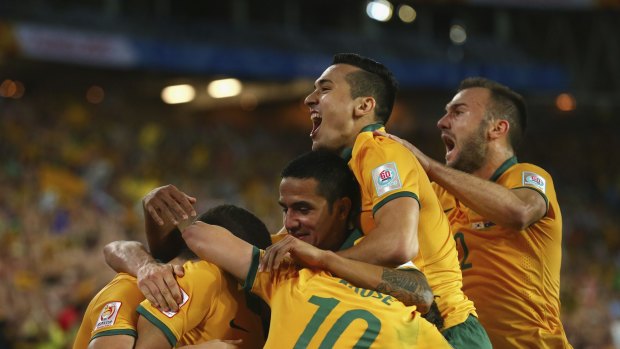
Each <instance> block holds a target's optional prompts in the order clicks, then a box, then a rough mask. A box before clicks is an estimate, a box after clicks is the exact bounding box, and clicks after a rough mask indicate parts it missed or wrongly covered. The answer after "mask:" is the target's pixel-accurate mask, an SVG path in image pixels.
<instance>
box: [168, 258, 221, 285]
mask: <svg viewBox="0 0 620 349" xmlns="http://www.w3.org/2000/svg"><path fill="white" fill-rule="evenodd" d="M183 269H184V270H185V275H184V276H183V277H181V278H177V281H178V282H179V284H190V283H192V284H195V283H200V284H204V283H206V282H213V281H217V280H221V279H222V277H223V271H222V270H221V269H220V268H219V267H218V266H216V265H215V264H212V263H209V262H207V261H203V260H198V261H187V262H185V263H184V264H183Z"/></svg>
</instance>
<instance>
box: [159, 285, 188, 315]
mask: <svg viewBox="0 0 620 349" xmlns="http://www.w3.org/2000/svg"><path fill="white" fill-rule="evenodd" d="M181 293H182V294H183V301H182V302H181V304H179V309H181V307H182V306H184V305H185V303H187V301H188V300H189V296H188V295H187V293H185V291H184V290H183V289H181ZM160 311H161V312H162V314H164V315H166V316H167V317H173V316H175V315H176V314H178V311H162V310H160Z"/></svg>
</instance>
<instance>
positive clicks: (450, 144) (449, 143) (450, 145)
mask: <svg viewBox="0 0 620 349" xmlns="http://www.w3.org/2000/svg"><path fill="white" fill-rule="evenodd" d="M441 140H442V141H443V144H445V146H446V155H447V154H449V153H450V152H451V151H452V150H454V147H455V146H456V142H455V141H454V139H453V138H452V137H450V136H449V135H447V134H445V133H444V134H442V135H441Z"/></svg>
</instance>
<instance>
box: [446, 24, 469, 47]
mask: <svg viewBox="0 0 620 349" xmlns="http://www.w3.org/2000/svg"><path fill="white" fill-rule="evenodd" d="M450 40H452V42H453V43H455V44H457V45H462V44H464V43H465V41H466V40H467V31H466V30H465V27H463V26H461V25H458V24H454V25H453V26H452V27H450Z"/></svg>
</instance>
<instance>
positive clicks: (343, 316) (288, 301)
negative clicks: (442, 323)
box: [183, 157, 451, 348]
mask: <svg viewBox="0 0 620 349" xmlns="http://www.w3.org/2000/svg"><path fill="white" fill-rule="evenodd" d="M336 158H337V157H336ZM337 159H339V158H337ZM339 160H340V159H339ZM285 181H286V183H284V182H285ZM281 190H282V193H283V194H282V196H285V197H286V199H284V198H282V197H281V198H280V201H281V205H282V206H283V208H284V210H285V211H286V214H288V213H289V212H291V211H294V212H291V213H294V214H295V216H299V215H302V216H306V217H307V218H306V217H304V218H305V219H303V218H302V220H303V221H304V223H302V222H301V221H300V222H299V223H300V224H299V225H298V226H299V228H300V229H299V230H297V237H295V236H294V235H293V234H291V235H287V236H285V237H284V238H283V239H282V240H281V241H279V242H277V243H276V244H274V245H273V246H272V247H270V248H272V249H278V248H280V247H282V248H284V249H286V250H287V251H288V252H290V256H291V257H292V259H293V260H292V261H291V260H289V259H279V260H277V261H275V262H274V267H275V270H274V271H271V270H267V269H263V270H261V269H259V261H260V255H261V253H262V252H261V251H260V250H259V249H258V248H256V247H255V246H252V245H251V244H248V243H247V242H245V241H242V240H240V239H238V238H236V237H235V236H233V235H232V234H230V233H229V232H228V231H227V230H225V229H223V228H221V227H218V226H215V225H208V224H204V223H202V222H196V223H194V224H192V225H190V226H189V227H187V228H185V229H184V230H183V238H184V239H185V240H186V242H187V244H188V246H190V248H191V249H192V250H193V251H194V252H196V254H197V255H199V256H200V257H201V258H203V259H205V260H207V261H210V262H212V263H214V264H216V265H218V266H220V267H221V268H222V269H224V270H226V271H228V272H230V273H231V274H232V275H234V276H235V277H236V278H237V279H239V280H245V288H246V289H247V290H252V292H254V293H255V294H257V295H259V296H261V297H262V298H263V299H264V300H265V301H266V302H267V303H268V304H269V305H270V306H271V317H272V318H271V326H270V330H269V336H268V338H267V342H266V343H265V348H306V347H325V348H334V347H335V348H354V347H355V348H451V346H450V345H449V344H448V342H447V341H446V340H445V338H444V337H443V336H442V335H441V333H440V332H439V331H438V330H437V328H435V327H434V326H433V325H431V324H430V323H429V322H427V321H426V320H425V319H423V318H422V317H421V315H420V313H419V312H417V311H416V307H415V306H411V305H410V306H407V305H405V304H404V303H402V302H399V301H397V300H395V299H394V298H393V297H392V296H389V295H386V294H383V293H381V292H377V291H373V290H370V289H366V288H360V287H356V286H354V285H353V284H356V285H363V286H365V285H369V286H370V287H372V288H377V285H379V284H383V283H386V282H388V283H391V284H396V285H398V284H399V281H396V282H394V281H393V280H387V279H386V269H389V268H383V267H379V266H375V265H370V264H366V263H363V262H358V261H355V260H350V259H347V258H343V257H340V256H338V255H337V254H335V253H333V252H332V251H329V250H321V249H318V248H317V247H314V246H312V245H310V244H309V243H307V242H305V241H311V242H313V243H316V244H317V245H318V246H322V247H325V248H327V249H331V250H335V249H337V248H338V247H339V245H340V244H342V243H343V242H344V241H346V238H347V232H346V230H343V229H340V230H339V231H340V234H337V233H335V232H331V231H330V230H328V229H324V228H325V226H323V227H321V224H327V225H334V224H343V223H344V224H346V223H347V221H348V218H347V216H348V212H347V211H348V208H347V206H350V205H351V202H350V201H348V198H345V199H337V200H336V201H335V202H334V204H333V205H331V207H330V208H328V205H327V203H326V199H325V198H322V199H319V198H318V195H317V193H318V192H319V189H318V183H317V181H316V180H315V179H313V178H286V179H283V183H282V186H281ZM321 216H322V217H323V219H318V220H317V219H316V218H318V217H321ZM290 219H291V220H294V219H295V218H290ZM310 221H312V222H313V223H315V224H318V226H317V225H314V226H315V227H317V228H318V229H313V225H312V224H305V223H307V222H310ZM263 233H264V234H268V232H267V229H266V228H264V230H263ZM304 240H305V241H304ZM291 262H295V263H297V264H300V265H302V266H305V267H306V268H300V267H297V266H296V265H294V264H293V263H291ZM322 270H325V271H322ZM330 272H331V273H330ZM401 272H405V273H406V272H407V271H401ZM332 273H333V274H334V275H346V279H347V281H345V280H344V279H342V278H338V277H335V276H333V274H332ZM369 276H370V277H369ZM352 283H353V284H352Z"/></svg>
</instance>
